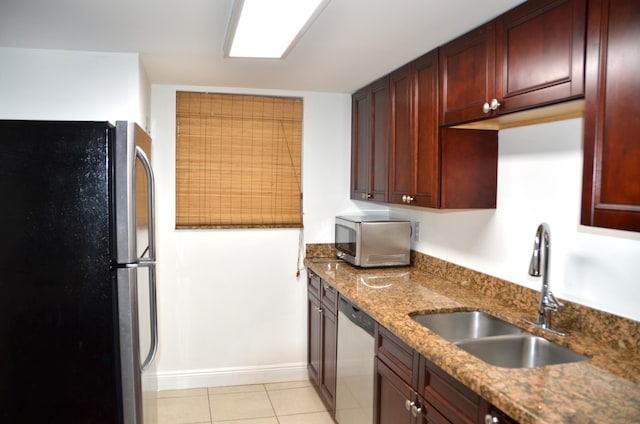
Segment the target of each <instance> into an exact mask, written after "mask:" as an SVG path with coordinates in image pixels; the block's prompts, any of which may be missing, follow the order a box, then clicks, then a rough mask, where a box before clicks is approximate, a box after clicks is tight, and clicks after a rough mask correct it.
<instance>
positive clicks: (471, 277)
mask: <svg viewBox="0 0 640 424" xmlns="http://www.w3.org/2000/svg"><path fill="white" fill-rule="evenodd" d="M306 257H307V258H314V257H315V258H329V259H335V258H336V251H335V247H334V245H333V244H330V243H318V244H307V245H306ZM411 267H412V268H413V269H417V270H418V271H422V272H425V273H427V274H431V275H435V276H438V277H440V278H442V279H444V280H447V281H450V282H451V283H454V284H457V285H459V286H462V287H466V288H469V289H471V290H474V291H477V292H478V293H480V294H482V298H484V299H493V300H496V301H498V302H500V303H502V304H504V305H508V306H509V307H510V308H513V309H518V310H521V311H522V316H523V317H525V318H527V319H530V320H534V319H535V312H536V310H537V309H538V301H539V297H540V292H539V291H537V290H533V289H530V288H528V287H524V286H521V285H518V284H515V283H511V282H509V281H506V280H502V279H500V278H496V277H492V276H490V275H487V274H483V273H481V272H478V271H474V270H472V269H469V268H465V267H463V266H460V265H456V264H454V263H451V262H447V261H444V260H442V259H438V258H435V257H433V256H429V255H426V254H424V253H420V252H416V251H411ZM561 301H562V303H563V304H564V307H563V308H562V309H561V310H560V312H558V313H555V314H554V316H553V320H554V321H553V325H554V327H556V328H558V329H562V330H564V331H566V332H569V333H572V332H573V333H581V334H585V335H589V336H590V337H593V338H595V339H598V340H600V341H601V342H602V343H606V344H607V345H608V346H609V347H610V348H613V349H616V350H620V351H622V352H625V351H626V352H628V353H631V354H634V355H636V354H637V355H640V322H638V321H634V320H631V319H628V318H623V317H620V316H617V315H614V314H610V313H607V312H604V311H600V310H597V309H592V308H589V307H587V306H584V305H580V304H578V303H574V302H571V301H568V300H564V299H562V300H561ZM532 332H536V331H535V329H534V328H533V329H532ZM545 336H546V337H547V338H553V336H551V335H549V334H545ZM638 378H639V379H640V376H639V377H638Z"/></svg>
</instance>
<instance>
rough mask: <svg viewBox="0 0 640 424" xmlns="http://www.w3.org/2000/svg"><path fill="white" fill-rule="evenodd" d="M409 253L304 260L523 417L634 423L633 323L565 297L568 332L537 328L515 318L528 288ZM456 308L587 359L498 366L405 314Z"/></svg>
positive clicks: (639, 381) (639, 390) (526, 311)
mask: <svg viewBox="0 0 640 424" xmlns="http://www.w3.org/2000/svg"><path fill="white" fill-rule="evenodd" d="M416 262H417V261H416V260H415V257H414V258H413V259H412V263H413V264H414V265H413V266H409V267H398V268H378V269H369V270H366V269H359V268H355V267H352V266H350V265H348V264H346V263H321V262H314V261H312V260H311V259H310V258H307V260H306V261H305V264H306V265H307V266H308V267H309V268H310V269H311V270H313V271H314V272H315V273H317V274H318V275H319V276H320V277H321V278H322V279H323V280H325V281H326V282H328V283H329V284H331V285H333V286H334V287H335V288H336V289H337V290H338V291H339V292H340V293H342V294H343V295H344V296H345V297H347V298H348V299H349V300H351V301H352V302H353V303H355V304H356V305H357V306H358V307H360V308H361V309H363V310H364V311H365V312H367V313H368V314H369V315H371V317H373V318H374V319H375V320H376V321H377V322H378V323H380V324H381V325H383V326H384V327H386V328H387V329H389V330H391V331H392V332H393V333H394V334H395V335H396V336H398V337H399V338H400V339H402V340H403V341H404V342H405V343H407V345H409V346H411V347H412V348H413V349H415V350H416V351H418V352H419V353H420V354H422V355H423V356H425V357H426V358H427V359H429V360H431V361H432V362H433V363H435V364H436V365H437V366H439V367H440V368H442V369H443V370H445V371H446V372H448V373H449V374H451V375H452V376H453V377H455V378H456V379H458V380H459V381H461V382H462V383H464V384H465V385H467V386H468V387H469V388H471V389H472V390H474V391H475V392H476V393H478V394H479V395H480V396H482V397H483V398H485V399H486V400H488V401H489V402H491V403H492V404H494V405H495V406H496V407H498V408H500V409H501V410H503V411H504V412H505V413H507V414H508V415H510V416H511V417H512V418H514V419H516V420H518V421H519V422H521V423H522V424H529V423H549V424H551V423H553V424H556V423H607V424H609V423H625V424H628V423H634V422H636V423H640V353H639V352H640V349H638V346H639V344H640V340H639V338H638V335H639V334H638V331H640V325H637V324H639V323H637V322H635V321H632V320H627V319H616V317H613V318H612V317H611V316H609V315H608V314H603V313H601V312H599V311H594V312H593V313H592V314H591V312H590V311H588V310H587V308H584V307H583V308H580V307H579V306H575V305H572V304H571V303H570V302H569V305H568V307H565V309H567V313H566V314H567V315H572V318H571V319H569V320H565V321H563V322H562V324H565V328H566V327H569V326H572V327H577V329H576V328H572V329H570V330H568V331H569V332H570V334H569V335H568V336H567V337H558V336H554V335H552V334H547V333H545V334H542V333H540V331H539V330H537V329H535V328H534V327H533V326H530V325H527V324H526V323H524V322H523V321H522V320H521V318H522V317H527V318H529V319H532V318H533V315H534V314H535V311H536V308H535V305H534V304H532V299H528V300H523V299H522V298H526V297H532V295H535V294H536V292H535V291H533V292H532V293H528V292H525V293H526V294H525V295H523V294H522V293H511V294H509V295H508V296H505V295H504V293H503V292H504V291H505V290H504V289H505V286H504V285H503V286H501V287H498V286H499V284H498V286H497V285H496V284H495V283H494V282H492V281H487V279H485V280H483V281H481V283H478V282H477V281H475V280H477V276H471V277H470V276H469V272H471V273H473V271H469V270H466V272H464V271H463V272H462V273H460V272H458V271H460V269H461V267H458V266H454V267H451V266H450V267H449V273H454V274H456V273H457V274H456V279H457V280H456V281H457V282H455V283H454V282H452V280H451V278H448V277H449V276H448V275H447V267H446V266H445V267H444V268H443V267H442V266H441V264H439V265H438V266H437V267H435V268H433V267H431V268H430V267H428V266H426V267H425V266H417V265H416ZM418 262H419V261H418ZM438 274H440V275H438ZM445 277H447V278H445ZM488 280H491V277H489V279H488ZM480 286H481V287H483V288H482V289H481V290H480V289H479V288H478V287H480ZM512 286H516V285H514V284H512ZM507 287H508V288H511V286H507ZM515 290H516V291H518V290H519V289H517V288H516V289H515ZM524 290H525V291H526V290H528V289H524ZM565 303H567V302H565ZM532 308H533V309H532ZM565 309H563V310H561V311H560V312H559V313H558V316H560V315H562V314H563V312H564V311H565ZM455 310H482V311H485V312H488V313H489V314H492V315H495V316H497V317H500V318H502V319H505V320H506V321H509V322H511V323H513V324H516V325H518V326H520V327H522V328H523V329H525V330H527V331H529V332H532V333H534V334H537V335H541V336H543V337H545V338H547V339H549V340H552V341H554V342H557V343H559V344H562V345H564V346H567V347H570V348H571V349H573V350H575V351H577V352H578V353H582V354H585V355H587V356H589V358H590V359H589V360H588V361H586V362H576V363H569V364H562V365H551V366H545V367H538V368H533V369H512V368H501V367H496V366H492V365H489V364H487V363H486V362H483V361H482V360H480V359H478V358H476V357H475V356H472V355H470V354H469V353H467V352H465V351H463V350H462V349H460V348H458V347H457V346H455V345H453V344H452V343H451V342H449V341H447V340H445V339H443V338H442V337H440V336H438V335H436V334H435V333H433V332H431V331H430V330H428V329H427V328H425V327H423V326H421V325H420V324H418V323H417V322H415V321H414V320H412V319H411V318H410V317H409V314H410V313H414V312H423V313H424V312H427V313H428V312H447V311H455ZM585 310H587V312H585ZM576 311H578V312H576ZM580 314H583V315H580ZM589 314H591V315H589ZM587 315H589V316H587ZM594 322H595V323H596V324H594ZM598 322H603V324H605V325H607V328H609V327H611V326H614V327H615V328H614V329H608V330H607V332H606V334H605V331H603V330H601V329H599V328H593V327H598V324H597V323H598ZM616 332H618V333H621V335H620V334H617V333H616ZM599 334H602V336H599Z"/></svg>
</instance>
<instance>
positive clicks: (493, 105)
mask: <svg viewBox="0 0 640 424" xmlns="http://www.w3.org/2000/svg"><path fill="white" fill-rule="evenodd" d="M499 107H500V102H499V101H498V99H493V100H491V103H488V102H486V103H485V104H483V105H482V111H483V112H484V113H489V112H491V111H492V110H496V109H498V108H499Z"/></svg>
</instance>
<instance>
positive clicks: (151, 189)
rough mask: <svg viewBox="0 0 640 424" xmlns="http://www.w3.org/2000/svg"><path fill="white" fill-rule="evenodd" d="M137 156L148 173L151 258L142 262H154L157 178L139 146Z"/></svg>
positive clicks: (149, 249)
mask: <svg viewBox="0 0 640 424" xmlns="http://www.w3.org/2000/svg"><path fill="white" fill-rule="evenodd" d="M136 157H137V158H138V159H140V163H142V166H143V167H144V170H145V172H146V174H147V214H148V220H149V246H148V247H147V249H146V250H148V251H149V258H148V259H142V258H140V261H141V262H153V261H155V260H156V236H155V234H156V211H155V191H156V189H155V179H154V176H153V169H151V164H150V163H149V159H147V155H146V154H145V153H144V150H142V149H141V148H140V147H139V146H136Z"/></svg>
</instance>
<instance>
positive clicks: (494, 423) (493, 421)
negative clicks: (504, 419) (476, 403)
mask: <svg viewBox="0 0 640 424" xmlns="http://www.w3.org/2000/svg"><path fill="white" fill-rule="evenodd" d="M484 424H500V420H499V419H498V417H494V416H493V415H491V414H487V415H485V416H484Z"/></svg>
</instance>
